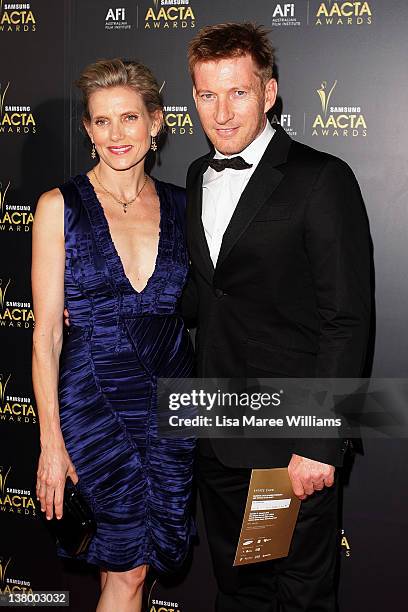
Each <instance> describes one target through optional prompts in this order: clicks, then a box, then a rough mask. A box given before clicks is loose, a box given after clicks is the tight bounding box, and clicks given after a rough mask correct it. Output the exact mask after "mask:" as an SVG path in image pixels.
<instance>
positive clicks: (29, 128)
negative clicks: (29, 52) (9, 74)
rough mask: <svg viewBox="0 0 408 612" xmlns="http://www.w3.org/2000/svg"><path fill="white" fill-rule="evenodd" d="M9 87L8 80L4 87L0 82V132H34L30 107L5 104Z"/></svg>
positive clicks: (33, 120)
mask: <svg viewBox="0 0 408 612" xmlns="http://www.w3.org/2000/svg"><path fill="white" fill-rule="evenodd" d="M0 23H1V22H0ZM0 32H1V25H0ZM9 88H10V81H9V82H8V83H7V85H6V86H5V87H4V89H3V87H2V85H1V84H0V134H5V133H6V134H29V133H32V134H35V133H36V122H35V119H34V115H33V113H32V112H31V107H30V106H25V105H24V106H20V105H14V104H6V94H7V96H8V94H9Z"/></svg>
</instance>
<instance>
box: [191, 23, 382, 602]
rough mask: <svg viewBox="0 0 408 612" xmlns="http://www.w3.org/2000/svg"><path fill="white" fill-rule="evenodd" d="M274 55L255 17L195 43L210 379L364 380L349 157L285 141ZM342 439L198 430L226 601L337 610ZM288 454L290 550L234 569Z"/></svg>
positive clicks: (199, 223)
mask: <svg viewBox="0 0 408 612" xmlns="http://www.w3.org/2000/svg"><path fill="white" fill-rule="evenodd" d="M272 66H273V52H272V48H271V45H270V43H269V40H268V38H267V35H266V33H265V31H263V30H262V29H261V28H259V27H256V26H254V25H252V24H221V25H215V26H209V27H206V28H204V29H203V30H201V31H200V32H199V34H198V35H197V36H196V37H195V38H194V39H193V41H192V42H191V43H190V46H189V67H190V72H191V76H192V79H193V96H194V100H195V103H196V106H197V111H198V114H199V117H200V120H201V123H202V126H203V129H204V131H205V133H206V135H207V137H208V138H209V140H210V141H211V143H212V144H213V146H214V149H215V153H214V151H213V152H212V153H211V154H209V155H205V156H204V157H201V158H199V159H197V160H196V161H194V162H193V163H192V164H191V166H190V168H189V171H188V176H187V191H188V210H187V233H188V243H189V250H190V257H191V264H192V280H191V283H190V285H189V286H188V288H187V290H186V292H185V296H184V302H183V309H184V312H185V314H186V317H187V318H188V317H190V318H194V316H196V317H197V336H196V349H197V364H198V372H197V373H198V376H200V377H206V376H207V377H245V376H248V377H282V376H285V377H317V378H325V377H329V378H337V377H358V376H360V375H361V372H362V368H363V365H364V359H365V349H366V343H367V337H368V322H369V318H370V288H369V267H370V266H369V234H368V226H367V220H366V215H365V211H364V205H363V202H362V199H361V194H360V190H359V188H358V185H357V182H356V180H355V177H354V175H353V173H352V171H351V170H350V168H349V167H348V166H347V165H346V164H345V163H344V162H342V161H341V160H339V159H337V158H335V157H333V156H331V155H328V154H326V153H321V152H318V151H316V150H314V149H311V148H310V147H307V146H305V145H303V144H300V143H298V142H295V141H293V140H291V138H290V137H289V136H288V135H287V134H286V133H285V131H284V130H283V129H282V128H281V127H280V126H279V125H276V126H275V129H274V128H272V126H271V125H270V123H269V122H268V120H267V117H266V113H267V112H268V111H269V110H270V109H271V108H272V106H273V105H274V103H275V100H276V95H277V83H276V80H275V79H274V78H273V76H272ZM345 449H346V443H345V442H343V441H342V440H333V439H319V440H315V439H313V440H310V439H309V440H308V439H304V440H282V439H281V440H274V439H262V440H253V439H252V440H248V439H243V440H236V439H235V440H231V439H229V440H226V439H224V440H221V439H213V440H202V441H201V442H200V444H199V457H198V482H199V490H200V495H201V500H202V505H203V510H204V516H205V521H206V526H207V532H208V540H209V545H210V550H211V555H212V559H213V563H214V569H215V575H216V579H217V583H218V589H219V590H218V595H217V604H216V609H217V611H218V612H243V611H245V612H247V611H248V612H249V611H252V610H253V611H255V610H256V611H257V612H275V611H277V610H281V611H283V612H295V611H296V612H300V611H305V612H306V611H308V612H312V611H316V612H317V611H319V612H320V611H321V612H329V611H330V612H332V611H334V610H335V595H334V569H335V560H336V542H337V513H338V484H337V472H336V468H337V467H339V466H341V465H342V462H343V456H344V452H345ZM282 466H288V470H289V475H290V478H291V482H292V485H293V490H294V492H295V494H296V495H297V496H298V497H299V498H300V499H301V500H302V505H301V510H300V513H299V519H298V523H297V526H296V528H295V533H294V537H293V540H292V545H291V549H290V552H289V555H288V557H287V558H285V559H281V560H276V561H271V562H266V563H259V564H254V565H250V566H243V567H236V568H234V567H233V560H234V555H235V549H236V546H237V542H238V537H239V533H240V527H241V522H242V517H243V513H244V507H245V502H246V497H247V491H248V483H249V478H250V473H251V468H269V467H282Z"/></svg>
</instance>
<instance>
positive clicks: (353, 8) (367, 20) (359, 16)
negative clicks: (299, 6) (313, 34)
mask: <svg viewBox="0 0 408 612" xmlns="http://www.w3.org/2000/svg"><path fill="white" fill-rule="evenodd" d="M371 23H372V10H371V6H370V3H369V2H332V0H326V1H325V2H320V3H319V6H318V8H317V11H316V16H315V25H316V26H324V25H326V26H331V25H336V26H348V25H363V24H366V25H370V24H371Z"/></svg>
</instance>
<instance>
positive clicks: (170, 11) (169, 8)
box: [145, 0, 195, 29]
mask: <svg viewBox="0 0 408 612" xmlns="http://www.w3.org/2000/svg"><path fill="white" fill-rule="evenodd" d="M194 27H195V16H194V11H193V9H192V8H191V6H190V0H153V7H150V8H149V9H148V11H147V13H146V16H145V29H160V28H163V29H170V28H173V29H175V28H183V29H184V28H194Z"/></svg>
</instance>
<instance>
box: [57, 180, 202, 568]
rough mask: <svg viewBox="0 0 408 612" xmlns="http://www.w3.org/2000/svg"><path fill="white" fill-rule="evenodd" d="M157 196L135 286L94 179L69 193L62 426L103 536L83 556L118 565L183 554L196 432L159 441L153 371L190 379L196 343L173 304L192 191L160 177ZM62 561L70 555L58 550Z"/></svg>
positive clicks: (184, 266)
mask: <svg viewBox="0 0 408 612" xmlns="http://www.w3.org/2000/svg"><path fill="white" fill-rule="evenodd" d="M155 187H156V191H157V194H158V197H159V200H160V234H159V245H158V254H157V259H156V265H155V269H154V272H153V274H152V276H151V277H150V279H149V281H148V283H147V285H146V287H145V288H144V289H143V290H142V291H140V292H138V291H136V290H135V289H134V288H133V287H132V285H131V283H130V281H129V279H128V278H127V277H126V275H125V272H124V268H123V265H122V262H121V259H120V257H119V255H118V253H117V251H116V249H115V246H114V243H113V241H112V238H111V235H110V230H109V226H108V222H107V220H106V217H105V213H104V211H103V208H102V205H101V204H100V202H99V200H98V199H97V196H96V193H95V191H94V189H93V186H92V184H91V182H90V181H89V178H88V177H87V176H86V175H84V174H83V175H78V176H76V177H75V178H72V179H70V180H69V181H68V182H67V183H65V184H64V185H62V186H61V187H60V190H61V193H62V195H63V197H64V204H65V214H64V223H65V228H64V233H65V248H66V264H65V305H66V307H67V308H68V310H69V315H70V328H69V332H68V335H67V336H66V338H65V339H64V343H63V348H62V352H61V359H60V383H59V402H60V423H61V430H62V433H63V436H64V440H65V445H66V448H67V450H68V453H69V455H70V457H71V460H72V462H73V464H74V466H75V469H76V471H77V474H78V477H79V482H78V488H79V490H80V491H81V493H83V495H84V497H85V499H86V500H87V501H88V503H89V504H90V506H91V508H92V509H93V513H94V516H95V519H96V522H97V532H96V535H95V536H94V538H93V539H92V541H91V544H90V546H89V548H88V550H87V552H86V553H84V554H82V555H79V556H78V557H76V558H79V559H83V560H85V561H87V562H88V563H92V564H95V565H98V566H100V567H102V568H104V569H107V570H111V571H126V570H129V569H132V568H134V567H136V566H138V565H142V564H145V563H146V564H149V565H151V566H153V567H154V568H155V569H157V570H158V571H168V570H172V569H174V568H176V567H177V566H179V565H180V564H181V563H182V561H183V560H184V558H185V556H186V554H187V551H188V548H189V540H190V537H191V535H192V533H193V525H192V519H191V515H190V502H191V486H192V471H193V455H194V446H195V441H194V440H193V439H178V440H170V439H167V440H166V439H161V438H160V437H159V436H158V432H157V418H156V417H157V411H156V407H157V378H159V377H165V378H172V377H178V378H179V377H180V378H182V377H188V376H191V375H192V367H193V348H192V345H191V341H190V338H189V335H188V332H187V330H186V329H185V327H184V324H183V321H182V319H181V316H180V315H179V314H178V311H177V305H178V300H179V298H180V295H181V292H182V289H183V286H184V284H185V281H186V277H187V274H188V255H187V250H186V245H185V236H184V212H185V191H184V190H183V189H181V188H179V187H176V186H174V185H170V184H168V183H163V182H160V181H156V180H155ZM57 553H58V555H59V556H61V557H69V555H68V554H67V553H66V552H65V551H64V550H63V549H62V548H61V547H59V546H58V547H57Z"/></svg>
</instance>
